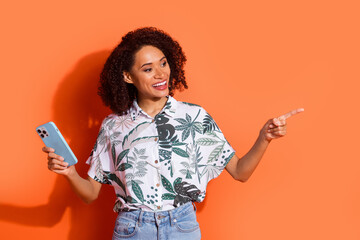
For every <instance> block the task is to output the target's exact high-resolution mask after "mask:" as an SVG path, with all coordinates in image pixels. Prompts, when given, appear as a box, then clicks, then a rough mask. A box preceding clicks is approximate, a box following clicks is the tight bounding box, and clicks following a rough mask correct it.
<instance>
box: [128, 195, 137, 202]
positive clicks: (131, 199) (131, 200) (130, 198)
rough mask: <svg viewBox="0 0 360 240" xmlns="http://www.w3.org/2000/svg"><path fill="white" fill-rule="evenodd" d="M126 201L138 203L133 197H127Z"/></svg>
mask: <svg viewBox="0 0 360 240" xmlns="http://www.w3.org/2000/svg"><path fill="white" fill-rule="evenodd" d="M126 201H127V202H129V203H137V201H136V199H135V198H133V197H131V196H126Z"/></svg>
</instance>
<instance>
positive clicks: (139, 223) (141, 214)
mask: <svg viewBox="0 0 360 240" xmlns="http://www.w3.org/2000/svg"><path fill="white" fill-rule="evenodd" d="M143 214H144V211H143V210H142V209H140V214H139V219H138V225H139V227H141V223H142V216H143Z"/></svg>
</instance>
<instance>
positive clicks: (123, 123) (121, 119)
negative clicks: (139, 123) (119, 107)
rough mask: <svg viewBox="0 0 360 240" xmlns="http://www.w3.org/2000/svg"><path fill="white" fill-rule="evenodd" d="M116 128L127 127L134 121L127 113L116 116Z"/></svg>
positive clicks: (122, 128)
mask: <svg viewBox="0 0 360 240" xmlns="http://www.w3.org/2000/svg"><path fill="white" fill-rule="evenodd" d="M117 118H118V119H117V121H116V128H120V129H121V130H124V129H129V128H131V126H132V125H133V124H134V121H133V120H132V119H131V116H130V115H128V114H125V115H122V116H117Z"/></svg>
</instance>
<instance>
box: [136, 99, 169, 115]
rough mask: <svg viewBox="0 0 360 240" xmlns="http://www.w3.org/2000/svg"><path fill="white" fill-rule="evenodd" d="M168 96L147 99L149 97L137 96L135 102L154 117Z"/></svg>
mask: <svg viewBox="0 0 360 240" xmlns="http://www.w3.org/2000/svg"><path fill="white" fill-rule="evenodd" d="M167 100H168V98H167V97H162V98H156V99H149V98H141V97H140V98H138V99H137V103H138V105H139V107H140V108H141V109H142V110H143V111H144V112H146V113H147V114H148V115H149V116H151V117H154V116H155V115H156V114H158V113H159V112H160V111H161V109H163V108H164V106H165V104H166V102H167Z"/></svg>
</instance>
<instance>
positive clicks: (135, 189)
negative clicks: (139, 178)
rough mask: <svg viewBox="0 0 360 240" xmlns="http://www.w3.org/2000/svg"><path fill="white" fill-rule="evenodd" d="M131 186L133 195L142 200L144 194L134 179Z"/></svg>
mask: <svg viewBox="0 0 360 240" xmlns="http://www.w3.org/2000/svg"><path fill="white" fill-rule="evenodd" d="M131 187H132V190H133V192H134V193H135V196H136V197H137V198H138V199H139V200H140V202H144V195H143V192H142V190H141V187H140V186H139V184H138V183H137V182H136V181H134V180H132V181H131Z"/></svg>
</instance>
